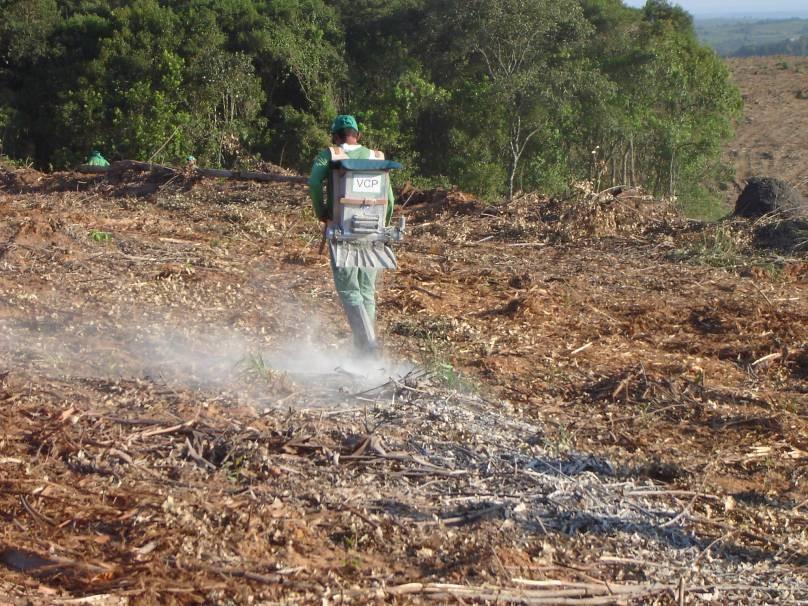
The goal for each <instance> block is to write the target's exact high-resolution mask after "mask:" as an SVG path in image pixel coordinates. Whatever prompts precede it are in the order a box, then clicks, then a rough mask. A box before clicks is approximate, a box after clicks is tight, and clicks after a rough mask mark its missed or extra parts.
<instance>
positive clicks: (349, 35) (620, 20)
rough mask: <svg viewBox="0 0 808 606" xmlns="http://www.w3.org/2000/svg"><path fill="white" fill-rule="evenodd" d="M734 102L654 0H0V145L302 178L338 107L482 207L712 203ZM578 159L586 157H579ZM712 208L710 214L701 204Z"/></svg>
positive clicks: (689, 32) (678, 16)
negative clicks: (621, 191)
mask: <svg viewBox="0 0 808 606" xmlns="http://www.w3.org/2000/svg"><path fill="white" fill-rule="evenodd" d="M739 111H740V96H739V94H738V92H737V90H736V89H735V88H734V87H733V86H732V85H731V84H730V81H729V74H728V72H727V69H726V67H725V66H724V65H723V64H722V63H721V61H720V60H719V59H718V57H717V56H716V55H715V54H714V53H713V52H712V51H709V50H707V49H706V48H705V47H703V46H702V45H700V44H699V42H698V41H697V39H696V35H695V31H694V25H693V21H692V19H691V17H690V16H689V15H688V14H687V13H685V12H684V11H682V10H681V9H680V8H678V7H676V6H674V5H672V4H670V3H668V2H666V1H663V0H649V2H647V3H646V5H645V7H644V8H642V9H632V8H628V7H626V6H625V5H624V4H623V3H622V2H621V1H620V0H388V1H386V2H379V1H378V0H330V1H326V0H260V1H259V0H185V1H184V2H175V3H169V2H164V1H162V0H126V1H123V0H121V1H117V2H113V3H102V2H98V1H95V0H70V1H68V0H63V1H60V2H56V1H55V0H9V1H7V2H4V3H3V11H2V12H0V152H1V153H5V154H8V155H9V156H11V157H17V158H25V157H31V158H33V159H34V161H35V163H36V164H37V165H39V166H42V167H47V166H54V167H63V166H67V165H71V164H75V163H77V162H79V161H81V160H83V158H84V157H85V156H86V154H87V153H88V151H89V150H90V149H93V148H99V149H101V150H102V151H103V152H104V153H105V155H106V156H107V157H109V158H110V159H112V160H114V159H119V158H123V157H128V158H135V159H141V160H149V159H152V160H155V161H159V162H166V163H172V162H181V161H182V160H183V158H185V157H186V156H187V155H188V154H192V155H194V156H195V157H197V158H198V160H199V162H200V164H206V165H223V166H232V165H238V164H239V163H242V162H245V160H246V159H247V158H253V157H254V155H255V154H256V153H260V154H262V155H264V156H265V157H266V158H267V159H270V160H272V161H274V162H277V163H279V164H282V165H286V166H291V167H294V168H297V169H299V170H302V171H305V170H307V169H308V167H309V166H310V163H311V161H312V158H313V157H314V155H315V154H316V153H317V151H318V150H319V149H321V148H322V147H323V146H324V145H325V144H327V141H328V135H327V132H326V126H327V125H328V124H329V122H330V120H331V118H332V117H333V115H334V114H335V113H336V112H340V113H352V114H355V115H356V116H357V117H358V118H359V121H360V127H361V130H362V134H363V136H364V138H365V142H366V143H367V144H368V145H369V146H372V147H378V148H380V149H383V150H385V152H387V154H388V155H389V156H391V157H394V158H396V159H398V160H401V161H402V162H403V163H404V165H405V166H406V169H405V172H403V173H399V175H398V178H399V179H411V180H414V181H416V182H420V183H424V182H430V181H431V182H435V183H436V182H440V183H447V182H448V183H452V184H455V185H458V186H460V187H461V188H463V189H466V190H471V191H473V192H476V193H478V194H480V195H482V196H485V197H487V198H497V197H499V196H502V195H503V194H507V195H512V194H513V192H514V191H516V190H532V189H541V190H544V191H546V192H548V193H555V192H558V191H561V190H564V189H565V188H566V187H567V184H568V183H569V182H570V181H571V180H574V179H583V178H592V179H595V180H597V181H603V182H604V183H603V184H604V185H608V183H606V182H607V181H608V182H610V183H611V184H613V185H616V184H619V183H624V182H625V183H627V184H645V185H646V186H648V187H650V188H652V189H654V190H655V191H657V192H659V193H666V194H671V195H677V196H678V197H679V199H680V201H681V202H682V205H683V206H684V207H687V208H689V207H692V206H698V207H699V208H700V207H702V206H704V207H709V206H710V205H711V204H713V202H712V200H713V199H714V196H713V195H712V194H711V192H713V191H714V190H715V189H716V188H715V184H716V183H717V182H718V181H719V180H720V179H721V178H723V173H722V168H721V166H720V165H718V163H717V161H716V159H717V158H718V155H719V150H720V146H721V144H722V141H724V140H725V139H726V137H727V136H729V134H730V131H731V125H732V121H733V120H734V119H735V118H736V117H737V116H738V113H739ZM593 150H596V153H595V154H594V155H593V153H592V152H593ZM707 210H708V211H709V208H708V209H707Z"/></svg>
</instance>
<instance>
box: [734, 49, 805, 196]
mask: <svg viewBox="0 0 808 606" xmlns="http://www.w3.org/2000/svg"><path fill="white" fill-rule="evenodd" d="M728 64H729V66H730V69H731V70H732V77H733V80H734V81H735V83H736V84H737V85H738V87H739V88H740V89H741V93H742V95H743V98H744V115H743V118H742V119H741V121H740V122H739V124H738V125H737V130H736V135H735V139H734V140H733V141H732V142H731V143H730V144H729V146H728V151H727V154H726V156H725V160H726V161H727V162H728V163H729V164H730V165H731V166H734V168H735V186H734V188H731V189H730V191H729V194H728V203H730V204H732V203H734V201H735V199H736V198H737V196H738V194H739V193H740V189H741V187H742V186H743V183H744V180H745V179H746V178H748V177H751V176H753V175H766V176H774V177H780V178H782V179H785V180H787V181H788V182H790V183H791V184H792V185H794V186H795V187H797V188H798V189H799V190H800V192H801V193H802V195H803V196H804V197H806V198H808V150H806V147H805V141H804V136H803V133H804V132H805V128H806V125H808V58H805V57H749V58H743V59H728Z"/></svg>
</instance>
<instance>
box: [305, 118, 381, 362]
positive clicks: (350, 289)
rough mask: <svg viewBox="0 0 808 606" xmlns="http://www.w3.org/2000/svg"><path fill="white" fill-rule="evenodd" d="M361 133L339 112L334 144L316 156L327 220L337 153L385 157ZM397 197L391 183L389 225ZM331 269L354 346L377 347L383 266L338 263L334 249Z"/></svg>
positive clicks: (321, 210)
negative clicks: (378, 293)
mask: <svg viewBox="0 0 808 606" xmlns="http://www.w3.org/2000/svg"><path fill="white" fill-rule="evenodd" d="M360 139H361V134H360V133H359V126H358V125H357V123H356V118H354V117H353V116H348V115H340V116H337V117H336V118H335V119H334V121H333V122H332V124H331V142H332V144H333V145H334V147H332V148H328V149H325V150H323V151H321V152H320V153H319V154H318V155H317V157H316V158H315V160H314V164H313V166H312V169H311V176H310V178H309V193H310V195H311V200H312V205H313V207H314V214H315V215H316V217H317V219H319V220H320V221H321V222H323V223H324V224H327V222H328V221H329V220H331V219H332V210H333V198H332V196H333V195H334V185H333V183H332V172H331V161H332V160H333V159H334V158H333V156H334V155H338V156H342V157H343V158H344V157H345V156H347V157H348V158H350V159H352V160H368V159H384V154H382V153H381V152H378V151H373V150H370V149H368V148H367V147H365V146H364V145H362V144H360V143H359V141H360ZM326 180H327V181H328V190H327V193H328V196H327V197H324V195H323V181H326ZM394 202H395V197H394V195H393V188H392V187H391V186H390V184H389V180H388V187H387V209H386V216H385V223H386V224H388V225H389V223H390V219H391V217H392V215H393V203H394ZM331 271H332V274H333V276H334V285H335V286H336V289H337V293H338V294H339V298H340V301H341V303H342V307H343V309H344V310H345V315H346V316H347V318H348V324H349V325H350V327H351V332H352V333H353V339H354V346H355V347H356V348H357V349H358V350H359V351H360V352H363V353H367V354H373V353H374V352H375V351H376V348H377V344H376V327H375V325H376V282H377V280H378V279H379V276H380V274H381V271H382V270H381V269H378V268H375V267H337V264H336V260H335V259H334V255H333V251H332V254H331Z"/></svg>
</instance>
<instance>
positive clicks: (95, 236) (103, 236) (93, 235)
mask: <svg viewBox="0 0 808 606" xmlns="http://www.w3.org/2000/svg"><path fill="white" fill-rule="evenodd" d="M89 237H90V240H92V241H93V242H111V241H112V234H111V233H109V232H108V231H99V230H97V229H91V230H90V234H89Z"/></svg>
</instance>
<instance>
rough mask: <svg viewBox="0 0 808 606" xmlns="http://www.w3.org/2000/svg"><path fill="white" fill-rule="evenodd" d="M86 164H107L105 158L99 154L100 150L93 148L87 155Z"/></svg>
mask: <svg viewBox="0 0 808 606" xmlns="http://www.w3.org/2000/svg"><path fill="white" fill-rule="evenodd" d="M87 164H89V165H90V166H109V162H107V159H106V158H105V157H104V156H102V155H101V152H100V151H98V150H95V149H94V150H93V151H91V152H90V155H89V156H87Z"/></svg>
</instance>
